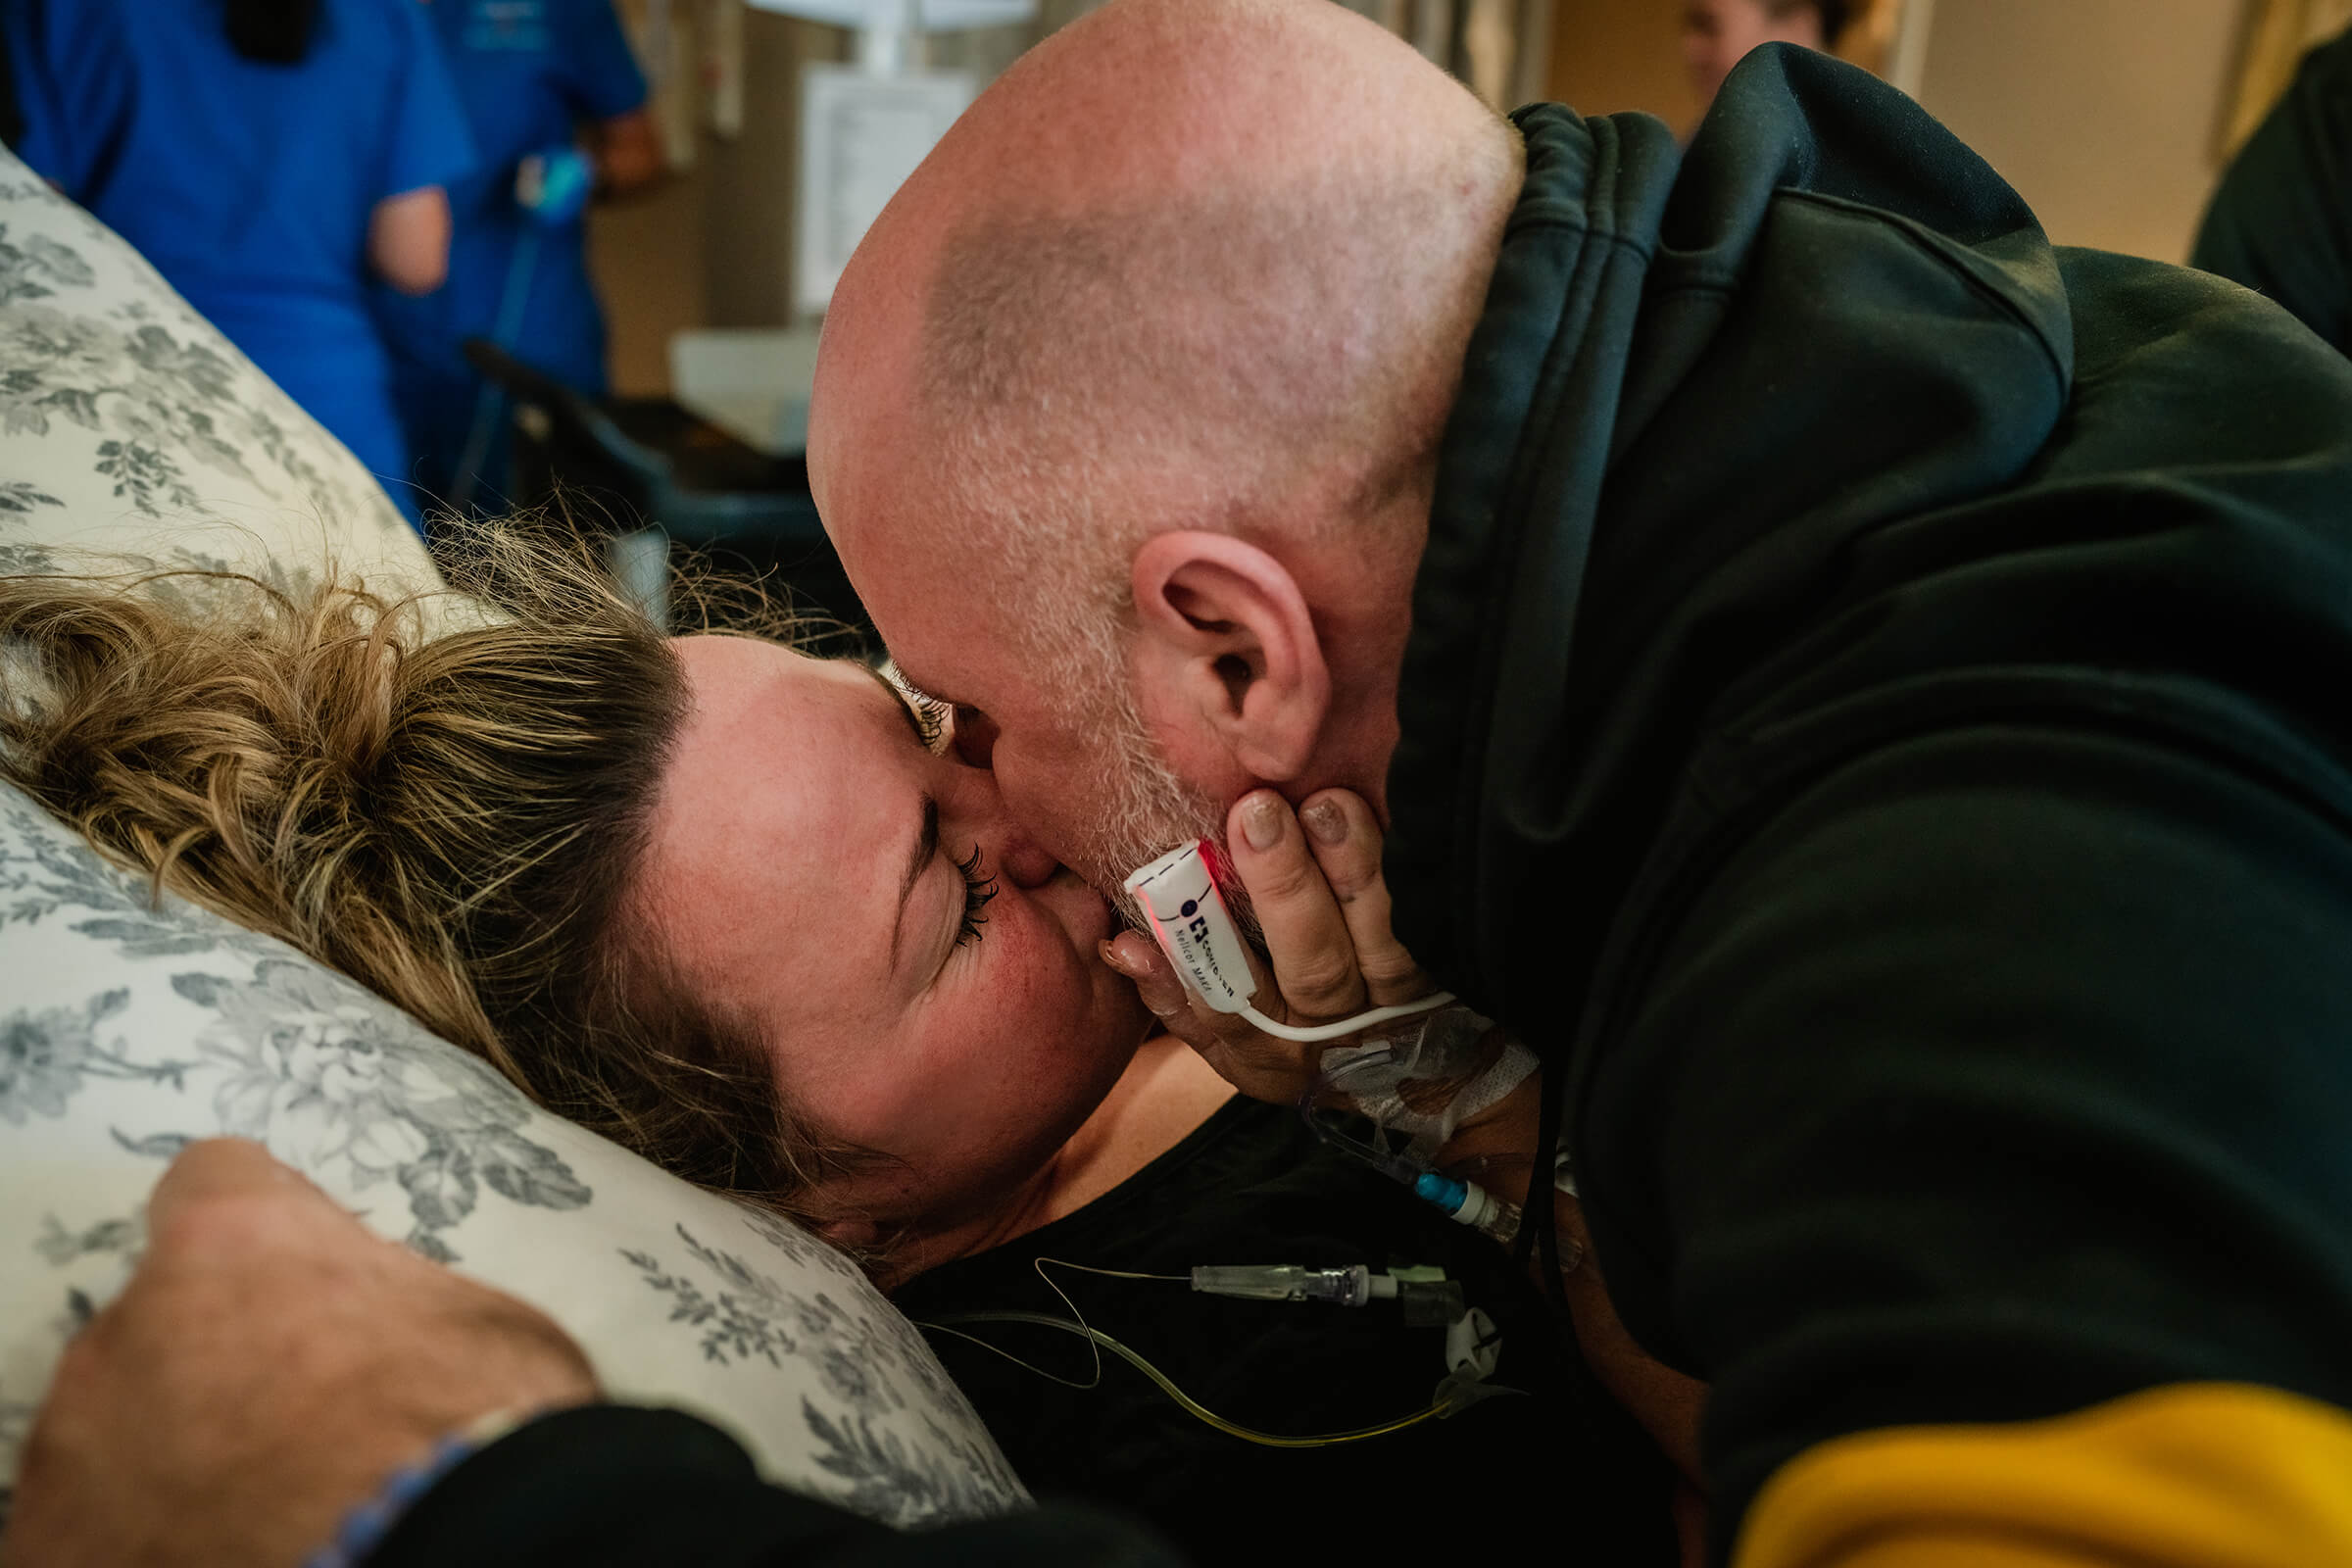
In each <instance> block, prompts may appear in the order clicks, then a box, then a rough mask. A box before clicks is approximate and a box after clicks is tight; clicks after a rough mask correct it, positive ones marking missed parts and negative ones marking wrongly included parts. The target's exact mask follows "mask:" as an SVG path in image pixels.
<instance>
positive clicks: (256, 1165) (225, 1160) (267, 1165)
mask: <svg viewBox="0 0 2352 1568" xmlns="http://www.w3.org/2000/svg"><path fill="white" fill-rule="evenodd" d="M265 1196H266V1197H274V1198H300V1199H305V1200H310V1201H317V1202H318V1203H319V1204H320V1205H322V1206H324V1207H326V1208H328V1209H332V1210H333V1211H334V1212H335V1213H336V1214H338V1215H340V1214H341V1213H342V1212H343V1211H342V1210H341V1209H340V1208H336V1207H335V1201H334V1200H333V1199H331V1198H329V1197H327V1196H326V1195H325V1194H324V1193H322V1192H320V1191H319V1189H318V1188H317V1187H315V1186H313V1185H312V1184H311V1183H310V1181H309V1180H308V1179H307V1178H306V1177H304V1176H303V1174H302V1173H301V1172H300V1171H297V1170H295V1169H293V1168H292V1167H291V1166H288V1165H282V1164H280V1163H278V1162H277V1160H275V1159H273V1158H271V1157H270V1151H268V1150H267V1149H264V1148H263V1147H262V1146H261V1145H260V1144H257V1143H254V1142H252V1141H250V1140H248V1139H243V1138H208V1139H206V1140H204V1141H203V1142H202V1143H195V1144H190V1145H188V1147H187V1148H185V1149H183V1150H181V1151H180V1152H179V1156H178V1157H177V1158H175V1159H173V1160H172V1164H171V1166H170V1168H168V1169H167V1170H166V1171H165V1172H164V1174H163V1179H162V1180H160V1181H158V1182H157V1183H156V1184H155V1191H154V1193H153V1194H151V1195H150V1196H149V1197H148V1200H147V1230H148V1234H149V1235H155V1234H157V1233H159V1232H161V1231H163V1230H165V1229H167V1228H168V1227H170V1226H171V1225H172V1222H173V1221H174V1220H176V1219H177V1218H178V1217H179V1216H180V1215H181V1214H182V1213H184V1212H186V1211H187V1210H188V1209H190V1208H193V1207H199V1206H203V1205H205V1204H208V1203H212V1202H217V1201H222V1200H226V1199H233V1198H260V1197H265Z"/></svg>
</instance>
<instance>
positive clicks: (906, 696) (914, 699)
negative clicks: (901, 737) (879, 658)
mask: <svg viewBox="0 0 2352 1568" xmlns="http://www.w3.org/2000/svg"><path fill="white" fill-rule="evenodd" d="M875 673H876V674H878V675H880V676H881V677H882V683H883V684H884V685H886V686H888V687H889V688H890V692H891V695H892V696H894V697H896V698H897V699H898V700H899V702H900V703H901V704H902V705H903V706H904V707H905V708H906V710H907V723H908V724H910V725H912V726H913V727H914V738H915V739H916V740H917V741H919V742H921V743H922V748H923V750H924V751H926V752H929V753H930V754H931V755H932V756H934V757H940V756H944V755H946V753H947V750H948V747H949V745H950V743H951V742H952V741H953V740H954V737H955V729H956V710H955V709H954V707H952V706H951V705H949V704H947V703H943V702H941V701H940V700H939V699H938V698H936V697H934V696H932V695H931V694H930V693H929V692H926V691H924V690H923V689H922V688H921V687H919V686H916V685H915V684H914V683H913V682H911V681H909V680H908V679H907V677H906V676H905V675H904V674H902V673H900V671H899V666H898V665H897V664H896V663H895V662H889V661H885V662H883V664H882V667H881V668H880V669H878V670H876V671H875Z"/></svg>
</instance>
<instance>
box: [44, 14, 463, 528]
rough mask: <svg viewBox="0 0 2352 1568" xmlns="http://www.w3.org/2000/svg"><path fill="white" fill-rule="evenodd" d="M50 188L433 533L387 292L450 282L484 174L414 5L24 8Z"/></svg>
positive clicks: (438, 56)
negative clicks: (409, 481)
mask: <svg viewBox="0 0 2352 1568" xmlns="http://www.w3.org/2000/svg"><path fill="white" fill-rule="evenodd" d="M0 11H4V12H5V14H6V25H7V28H8V32H7V42H8V45H9V54H10V57H11V64H12V70H13V72H14V73H15V77H16V85H17V90H18V96H19V99H20V102H21V104H22V108H23V112H24V117H25V131H24V136H23V139H22V140H21V142H20V143H19V145H18V153H19V156H21V157H22V158H23V159H24V160H25V163H26V164H27V165H29V166H30V167H31V168H32V169H33V171H34V172H37V173H40V174H42V175H44V176H46V177H47V178H48V179H49V180H51V181H52V182H53V183H55V184H56V185H57V186H58V187H59V188H60V189H62V190H63V191H64V192H65V193H66V194H67V195H68V196H71V197H72V198H73V200H75V201H77V202H79V203H80V204H81V205H82V206H84V207H86V208H88V209H89V210H90V211H91V212H92V213H93V214H95V215H96V216H97V217H98V218H99V219H101V220H102V221H105V222H106V223H107V225H108V226H110V227H111V228H113V229H114V230H115V231H116V232H117V233H119V234H121V235H122V236H123V238H124V239H126V240H128V241H129V242H130V243H131V244H132V245H134V246H136V247H137V248H138V250H139V252H140V253H141V254H142V255H144V256H145V257H146V258H147V259H148V260H149V261H150V262H152V263H154V264H155V266H156V268H157V270H160V271H161V272H162V273H163V274H164V276H165V278H166V279H167V280H169V281H170V282H171V284H172V286H173V287H174V288H176V289H178V290H179V292H180V294H181V295H182V296H184V297H185V298H186V300H187V301H188V303H189V304H190V305H193V306H194V307H195V308H196V309H197V310H198V311H200V312H202V313H203V314H204V315H205V316H206V317H208V318H210V319H211V320H212V321H213V323H214V324H215V325H216V326H218V327H220V328H221V331H222V332H223V333H225V334H226V335H227V336H228V338H229V340H230V341H231V342H233V343H235V344H236V345H237V347H239V348H240V349H243V350H244V351H245V353H246V354H247V355H248V356H249V357H250V358H251V359H252V360H253V362H254V363H255V364H256V365H258V366H260V367H261V368H262V369H263V370H264V371H265V372H267V373H268V374H269V375H270V378H271V379H272V380H274V381H276V382H277V384H278V385H279V386H281V387H283V388H284V389H285V390H286V392H287V393H289V394H290V395H291V396H292V397H293V398H294V400H295V401H296V402H297V403H299V404H301V405H302V406H303V408H305V409H306V410H308V411H309V412H310V413H311V415H312V416H313V417H316V418H317V419H318V420H319V423H321V424H323V425H325V426H326V428H327V429H329V430H330V431H332V432H333V433H334V434H335V435H337V436H338V437H340V438H341V439H342V441H343V443H344V445H346V446H348V447H349V448H351V450H352V452H353V453H354V454H356V455H357V456H358V458H359V459H360V461H361V462H362V463H363V464H365V465H366V466H368V469H369V470H370V471H372V472H374V473H376V474H377V475H379V476H381V477H383V478H384V479H385V480H386V481H387V484H388V486H389V488H390V489H391V490H392V492H393V496H394V499H395V500H396V501H399V502H401V503H402V505H403V506H404V507H405V508H406V509H407V510H408V511H409V512H410V515H411V516H412V518H414V517H415V516H416V509H415V505H414V502H413V501H412V500H411V498H410V496H409V495H408V494H407V492H406V491H405V488H404V487H403V486H401V485H400V484H398V483H397V482H395V481H397V479H398V478H399V477H400V476H402V475H404V474H405V473H406V472H407V471H408V466H409V462H408V447H407V442H406V440H405V438H404V436H403V435H402V432H401V427H400V421H399V418H398V417H397V416H396V414H395V412H394V409H393V403H392V366H391V357H390V355H389V354H388V352H387V351H386V348H385V345H384V341H383V338H382V335H381V333H380V332H379V330H378V329H377V327H376V324H375V322H374V320H373V319H372V317H371V315H370V313H369V309H368V292H369V287H370V284H371V282H376V281H380V282H381V283H383V284H386V285H388V286H389V287H391V288H394V289H398V290H402V291H405V292H409V293H417V294H422V293H425V292H428V291H430V290H432V289H433V288H435V287H437V286H438V285H439V284H440V282H441V279H442V275H443V273H444V270H445V269H446V265H447V258H448V246H449V205H448V198H447V196H446V194H445V187H447V186H448V185H449V184H450V183H451V182H453V181H454V180H456V179H457V178H458V177H459V176H461V175H463V174H465V173H466V172H468V171H469V170H471V168H472V167H473V164H474V151H473V142H472V139H471V137H470V135H469V133H468V132H467V129H466V119H465V113H464V110H463V108H462V107H461V106H460V104H459V101H458V95H457V91H456V88H455V87H454V86H453V84H452V83H451V81H450V77H449V71H448V67H447V65H446V64H445V63H444V62H443V60H442V57H441V52H440V49H439V47H438V45H437V44H436V42H435V40H434V39H433V37H432V35H431V33H430V32H429V31H428V30H427V28H426V26H425V19H424V14H423V12H422V10H421V9H420V8H419V7H418V6H417V3H416V0H11V3H10V4H8V5H6V6H5V7H0Z"/></svg>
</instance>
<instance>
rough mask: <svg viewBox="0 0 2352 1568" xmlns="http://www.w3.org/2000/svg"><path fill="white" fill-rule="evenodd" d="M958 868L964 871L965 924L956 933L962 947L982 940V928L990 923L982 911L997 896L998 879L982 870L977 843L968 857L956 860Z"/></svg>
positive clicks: (958, 945)
mask: <svg viewBox="0 0 2352 1568" xmlns="http://www.w3.org/2000/svg"><path fill="white" fill-rule="evenodd" d="M956 870H958V871H961V872H962V873H963V924H962V926H961V928H960V929H958V930H957V931H956V946H957V947H959V948H960V947H962V946H963V945H964V944H965V943H967V942H977V941H979V940H980V928H981V927H982V926H984V925H986V924H988V916H987V915H985V914H983V913H981V912H980V911H981V910H983V909H985V908H987V907H988V901H989V900H991V899H993V898H995V897H996V896H997V879H996V878H995V877H993V876H989V875H987V874H986V873H985V872H983V871H982V869H981V865H980V846H979V845H977V844H975V845H973V846H972V853H971V854H970V855H969V856H968V857H966V858H963V859H960V860H957V861H956Z"/></svg>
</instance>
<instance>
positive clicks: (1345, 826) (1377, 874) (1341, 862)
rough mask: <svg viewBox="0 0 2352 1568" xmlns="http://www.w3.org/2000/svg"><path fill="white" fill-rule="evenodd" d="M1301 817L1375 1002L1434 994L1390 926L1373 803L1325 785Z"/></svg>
mask: <svg viewBox="0 0 2352 1568" xmlns="http://www.w3.org/2000/svg"><path fill="white" fill-rule="evenodd" d="M1299 825H1300V826H1301V828H1303V829H1304V833H1303V835H1302V836H1303V837H1304V838H1305V839H1306V841H1307V845H1308V847H1309V849H1310V851H1311V852H1312V854H1313V856H1314V859H1315V865H1316V867H1317V869H1318V870H1320V871H1321V873H1322V875H1323V879H1324V881H1325V883H1326V885H1327V886H1328V887H1329V888H1330V889H1331V896H1332V898H1333V899H1335V900H1336V901H1337V902H1338V906H1339V913H1340V918H1341V920H1342V922H1343V923H1344V925H1345V926H1346V928H1347V932H1348V942H1349V945H1350V947H1351V948H1352V950H1353V952H1354V956H1355V965H1356V968H1357V971H1358V972H1359V973H1360V974H1361V975H1362V977H1363V985H1364V990H1365V992H1366V993H1367V994H1368V995H1369V996H1370V998H1371V1000H1372V1004H1373V1005H1375V1006H1381V1007H1386V1006H1392V1005H1396V1004H1397V1003H1400V1002H1412V1001H1415V1000H1417V999H1419V998H1421V997H1425V996H1427V995H1429V992H1430V989H1431V987H1430V981H1429V976H1428V975H1427V974H1425V973H1423V972H1422V969H1421V966H1420V965H1419V964H1417V963H1415V962H1414V961H1413V956H1412V955H1411V954H1410V953H1407V952H1406V951H1405V950H1404V946H1403V944H1401V943H1399V942H1398V941H1397V933H1396V932H1394V931H1392V930H1391V929H1389V914H1390V907H1389V884H1388V881H1387V879H1386V878H1385V877H1383V876H1382V875H1381V870H1380V850H1381V831H1380V824H1379V822H1377V821H1375V820H1374V819H1373V816H1372V809H1371V808H1370V807H1368V806H1366V805H1365V804H1364V803H1363V800H1362V798H1361V797H1360V796H1357V795H1355V794H1353V793H1352V792H1350V791H1348V790H1324V791H1322V792H1321V793H1319V794H1315V795H1310V796H1308V797H1307V798H1306V799H1305V801H1303V802H1302V803H1300V808H1299Z"/></svg>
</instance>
